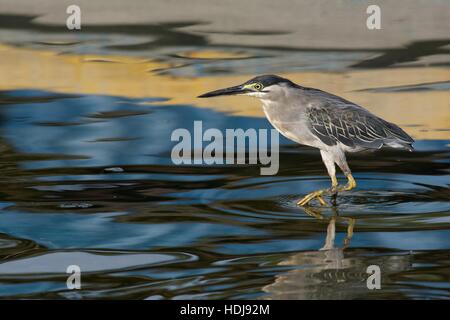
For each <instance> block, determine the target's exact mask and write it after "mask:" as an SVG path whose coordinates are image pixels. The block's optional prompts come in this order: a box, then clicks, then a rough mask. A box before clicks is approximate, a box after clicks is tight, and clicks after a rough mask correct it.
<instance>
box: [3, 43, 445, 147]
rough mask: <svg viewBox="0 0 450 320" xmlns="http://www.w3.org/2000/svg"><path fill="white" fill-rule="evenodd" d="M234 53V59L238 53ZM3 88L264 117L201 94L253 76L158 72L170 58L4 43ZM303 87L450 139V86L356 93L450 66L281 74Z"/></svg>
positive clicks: (244, 102) (250, 107)
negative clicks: (146, 100) (145, 100)
mask: <svg viewBox="0 0 450 320" xmlns="http://www.w3.org/2000/svg"><path fill="white" fill-rule="evenodd" d="M189 55H190V56H191V57H197V58H198V57H202V56H203V57H207V58H208V59H213V58H214V57H218V58H224V57H230V55H229V54H226V53H221V52H209V51H208V52H206V53H198V54H194V53H190V54H189ZM234 58H236V56H234ZM0 59H1V61H2V72H1V73H0V90H13V89H24V88H26V89H31V88H32V89H40V90H49V91H55V92H64V93H84V94H103V95H115V96H128V97H165V98H169V99H170V100H169V101H168V102H166V103H167V104H193V105H196V106H199V107H208V108H214V109H216V110H219V111H224V112H229V113H235V114H238V115H245V116H255V117H263V116H264V114H263V112H262V110H261V107H260V103H259V101H257V100H254V99H251V98H248V97H221V98H216V99H198V98H196V97H197V96H198V95H199V94H201V93H204V92H206V91H210V90H215V89H218V88H222V87H227V86H232V85H236V84H239V83H242V82H244V81H246V80H248V79H249V78H251V77H253V76H254V75H246V76H236V75H230V76H229V75H227V76H215V77H209V76H208V77H198V78H188V77H173V76H168V75H158V74H156V73H155V72H152V71H153V70H160V69H164V68H170V67H173V65H171V64H169V63H164V62H160V61H154V60H148V59H144V58H136V57H127V56H109V55H108V56H94V55H64V54H58V53H55V52H52V51H41V50H33V49H23V48H15V47H11V46H7V45H0ZM281 75H282V76H285V77H287V78H289V79H291V80H293V81H295V82H297V83H299V84H301V85H304V86H311V87H316V88H320V89H322V90H326V91H329V92H332V93H334V94H337V95H340V96H343V97H345V98H346V99H349V100H351V101H354V102H356V103H358V104H361V105H363V106H364V107H366V108H367V109H369V110H370V111H372V112H373V113H375V114H377V115H379V116H381V117H383V118H385V119H386V120H389V121H392V122H395V123H397V124H399V125H401V126H410V127H406V128H405V129H406V131H407V132H408V133H410V134H411V135H413V137H415V138H416V139H450V131H449V130H448V129H449V128H450V113H449V107H450V91H415V92H414V91H409V92H395V93H390V92H378V93H374V92H367V91H360V92H358V91H356V90H361V89H367V88H379V87H390V86H401V85H412V84H420V83H427V82H438V81H448V80H449V79H450V71H449V69H448V68H397V69H394V68H392V69H378V70H363V71H348V72H345V73H324V72H301V73H300V72H297V73H286V74H281Z"/></svg>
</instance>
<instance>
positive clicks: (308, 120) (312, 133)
mask: <svg viewBox="0 0 450 320" xmlns="http://www.w3.org/2000/svg"><path fill="white" fill-rule="evenodd" d="M236 94H243V95H248V96H253V97H257V98H259V99H260V100H261V101H262V103H263V109H264V112H265V114H266V116H267V118H268V119H269V121H270V122H271V123H272V125H273V126H274V127H275V128H276V129H277V130H278V131H280V133H281V134H283V135H284V136H286V137H287V138H289V139H291V140H293V141H295V142H298V143H300V144H304V145H308V146H311V147H315V148H318V149H320V154H321V155H322V160H323V162H324V163H325V166H326V167H327V170H328V174H329V175H330V177H331V188H329V189H323V190H317V191H314V192H312V193H310V194H308V195H306V196H305V197H304V198H303V199H302V200H300V201H299V202H298V204H299V205H302V206H303V205H306V204H308V203H309V202H310V201H311V200H313V199H317V200H319V202H320V203H321V204H322V205H324V204H325V201H324V200H323V198H322V196H323V195H327V194H328V195H329V194H336V193H337V192H338V191H347V190H351V189H353V188H355V187H356V182H355V179H354V178H353V176H352V173H351V171H350V168H349V166H348V164H347V160H346V158H345V152H359V151H363V150H368V149H379V148H381V147H382V146H384V145H386V146H389V147H393V148H406V149H409V150H412V143H413V142H414V140H413V139H412V138H411V137H410V136H409V135H408V134H407V133H406V132H404V131H403V130H402V129H400V128H399V127H398V126H396V125H395V124H393V123H390V122H387V121H385V120H383V119H381V118H379V117H377V116H375V115H373V114H372V113H370V112H369V111H367V110H366V109H364V108H362V107H360V106H358V105H356V104H354V103H352V102H350V101H347V100H345V99H343V98H341V97H338V96H335V95H333V94H330V93H327V92H324V91H321V90H318V89H313V88H306V87H302V86H299V85H297V84H295V83H293V82H292V81H290V80H288V79H284V78H281V77H279V76H274V75H264V76H259V77H256V78H253V79H251V80H249V81H247V82H245V83H244V84H242V85H238V86H235V87H230V88H226V89H221V90H216V91H212V92H208V93H205V94H203V95H201V96H200V98H208V97H215V96H220V95H236ZM335 164H337V165H338V166H339V167H340V168H341V170H342V171H343V172H344V174H345V176H346V177H347V179H348V183H347V185H345V186H338V181H337V179H336V169H335Z"/></svg>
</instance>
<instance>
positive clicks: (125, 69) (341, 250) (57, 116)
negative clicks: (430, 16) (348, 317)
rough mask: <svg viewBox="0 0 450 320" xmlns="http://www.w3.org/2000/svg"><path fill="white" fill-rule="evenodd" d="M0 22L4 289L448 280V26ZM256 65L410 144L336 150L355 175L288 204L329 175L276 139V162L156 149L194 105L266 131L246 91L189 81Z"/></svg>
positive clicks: (423, 287) (180, 294) (336, 289)
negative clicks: (382, 35) (68, 27)
mask: <svg viewBox="0 0 450 320" xmlns="http://www.w3.org/2000/svg"><path fill="white" fill-rule="evenodd" d="M0 21H1V23H0V29H1V30H2V31H3V33H2V34H0V42H1V43H2V44H1V45H0V60H1V61H2V62H1V66H2V68H3V70H4V72H2V74H1V75H0V170H1V175H0V298H56V299H61V298H67V299H81V298H89V299H92V298H94V299H97V298H102V299H117V298H123V299H218V298H234V299H372V298H373V299H420V298H426V299H448V298H450V285H449V283H450V282H449V279H450V272H449V266H450V218H449V212H450V192H449V189H448V187H449V182H450V177H449V170H450V152H449V151H450V149H449V145H450V129H449V128H450V126H449V124H450V118H449V113H448V107H449V105H448V101H450V99H449V98H450V91H449V89H450V88H449V79H450V71H449V69H448V44H449V43H450V42H449V41H448V40H447V39H426V40H423V39H422V40H417V39H416V40H414V41H409V42H405V43H398V46H397V47H396V48H392V47H390V48H387V47H382V46H380V47H375V48H374V47H373V46H371V47H361V46H360V47H359V48H347V49H345V50H344V49H343V48H342V47H339V46H337V45H336V46H333V45H330V46H329V47H327V48H324V47H321V46H317V47H314V46H309V47H308V46H307V45H305V46H304V47H299V46H290V47H289V46H284V45H283V43H282V42H283V41H282V39H283V37H284V36H287V35H290V34H291V33H293V32H294V31H295V30H277V29H275V28H273V30H272V32H271V31H270V30H266V31H264V30H263V31H261V30H259V31H258V30H235V31H234V33H233V32H232V33H230V32H228V31H227V32H225V31H224V32H223V33H220V32H219V31H220V30H217V28H216V29H215V28H213V27H214V25H212V26H211V29H210V30H205V28H206V29H207V27H202V28H201V30H199V31H198V32H188V31H186V30H185V28H190V27H194V26H203V25H202V24H201V23H200V22H195V21H194V22H190V23H187V22H185V21H180V22H179V23H172V24H160V25H150V24H137V25H133V24H131V25H128V26H127V27H126V28H125V27H123V26H122V25H101V24H100V25H96V26H92V27H90V28H89V27H88V28H85V30H86V32H84V33H78V34H76V36H74V35H73V34H68V33H66V32H63V31H61V30H60V29H59V28H58V27H57V26H55V25H52V24H45V23H41V24H37V23H35V22H34V21H33V19H32V18H30V17H28V16H20V15H15V16H13V15H8V14H5V15H3V16H2V18H1V19H0ZM269 29H270V28H269ZM34 31H38V32H36V33H34ZM225 34H226V36H227V37H230V34H231V35H234V37H233V38H232V39H233V40H235V42H234V43H233V44H227V43H226V42H225V41H224V42H222V43H220V42H217V41H216V42H210V37H212V38H213V39H216V38H214V37H216V36H217V37H218V38H217V39H222V38H221V37H222V35H225ZM211 35H214V36H211ZM240 36H244V37H245V39H254V40H255V44H253V45H249V44H248V43H247V42H245V41H241V42H239V37H240ZM258 37H269V38H270V39H271V38H273V39H274V42H273V43H268V44H267V45H259V44H258V43H259V41H260V40H259V39H260V38H258ZM223 39H227V38H226V37H225V36H224V38H223ZM280 39H281V40H280ZM389 41H391V40H389ZM437 56H439V57H438V58H436V57H437ZM442 56H444V60H445V61H447V63H443V62H442ZM269 72H270V73H277V74H281V75H284V76H287V77H289V78H292V79H293V80H295V81H298V82H299V83H302V84H305V85H310V86H313V87H319V88H321V89H324V90H329V91H331V92H333V93H336V94H339V95H342V96H344V97H346V98H348V99H351V100H353V101H355V102H358V103H361V104H363V105H364V106H367V108H368V109H369V110H371V111H372V112H374V113H376V114H378V115H380V116H382V117H384V118H386V119H387V120H390V121H394V122H396V123H398V124H399V125H401V126H402V127H403V128H404V129H405V130H406V131H407V132H409V133H410V134H411V135H413V137H414V138H415V139H416V140H417V142H416V144H415V148H416V151H415V152H413V153H409V152H403V151H393V150H384V151H378V152H375V153H367V154H360V155H352V156H350V157H349V162H350V166H351V168H352V170H353V172H354V176H355V178H356V180H357V182H358V188H357V189H355V190H352V191H350V192H347V193H344V194H342V195H339V197H338V199H337V206H334V207H333V206H327V207H323V208H322V207H317V206H313V207H311V208H309V209H304V208H299V207H297V206H296V205H295V203H296V202H297V201H298V200H299V199H300V198H301V197H302V196H304V195H305V194H306V193H308V192H311V191H313V190H316V189H319V188H325V187H327V186H328V185H329V183H330V182H329V178H328V176H327V175H326V170H325V167H324V166H323V164H322V162H321V159H320V155H319V153H318V151H317V150H315V149H312V148H308V147H303V146H298V145H296V144H294V143H292V142H290V141H288V140H287V139H284V138H281V139H280V170H279V172H278V174H277V175H276V176H261V175H260V167H259V166H258V165H223V166H220V165H216V166H207V165H184V166H176V165H174V164H173V163H172V160H171V157H170V154H171V150H172V147H173V146H174V144H175V143H174V142H172V141H171V140H170V136H171V133H172V132H173V130H174V129H177V128H187V129H189V130H192V128H193V123H194V121H197V120H201V121H203V125H204V128H205V129H206V128H218V129H220V130H225V129H227V128H242V129H248V128H255V129H271V126H270V124H269V123H268V121H267V120H266V119H265V118H264V117H263V113H262V112H261V110H260V106H259V103H258V102H257V101H253V100H250V99H245V98H243V97H231V98H222V99H215V100H200V99H197V98H196V96H198V95H199V94H201V93H204V92H206V91H208V90H212V89H216V88H220V87H224V86H228V85H233V84H237V83H240V82H242V81H244V80H247V79H248V78H250V77H252V76H254V75H255V74H262V73H269ZM339 178H340V179H341V180H342V179H343V177H342V175H340V176H339ZM68 265H78V266H80V268H81V270H82V290H75V291H74V290H69V289H67V287H66V279H67V274H66V273H65V272H66V268H67V266H68ZM369 265H378V266H380V268H381V271H382V289H381V290H368V289H367V287H366V279H367V277H368V274H367V273H366V269H367V267H368V266H369Z"/></svg>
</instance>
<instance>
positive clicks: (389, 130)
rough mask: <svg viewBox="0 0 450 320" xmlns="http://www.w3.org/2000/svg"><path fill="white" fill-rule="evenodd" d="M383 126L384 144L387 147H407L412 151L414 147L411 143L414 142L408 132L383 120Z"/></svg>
mask: <svg viewBox="0 0 450 320" xmlns="http://www.w3.org/2000/svg"><path fill="white" fill-rule="evenodd" d="M384 122H385V127H384V131H385V133H386V136H387V138H386V141H385V144H386V145H387V146H389V147H392V148H396V149H407V150H409V151H413V150H414V147H413V146H412V144H413V143H414V139H413V138H411V136H410V135H409V134H407V133H406V132H405V131H403V129H402V128H400V127H399V126H397V125H395V124H393V123H390V122H387V121H384Z"/></svg>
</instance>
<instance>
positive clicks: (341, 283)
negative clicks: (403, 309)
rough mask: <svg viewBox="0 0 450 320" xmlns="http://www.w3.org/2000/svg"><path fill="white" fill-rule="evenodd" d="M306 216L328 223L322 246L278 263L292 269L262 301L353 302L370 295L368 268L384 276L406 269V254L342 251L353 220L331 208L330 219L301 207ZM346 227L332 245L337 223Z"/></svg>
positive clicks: (313, 210) (317, 209)
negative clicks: (338, 242) (341, 237)
mask: <svg viewBox="0 0 450 320" xmlns="http://www.w3.org/2000/svg"><path fill="white" fill-rule="evenodd" d="M304 209H305V211H306V213H307V214H308V215H310V216H313V217H315V218H317V219H320V220H327V219H329V221H328V227H327V234H326V238H325V243H324V245H323V247H322V248H321V249H319V250H318V251H306V252H299V253H296V254H294V255H291V256H290V257H289V258H288V259H286V260H284V261H281V262H280V263H278V265H280V266H291V267H295V269H293V270H290V271H288V272H286V273H282V274H279V275H277V276H276V277H275V282H274V283H272V284H269V285H267V286H265V287H263V291H265V292H266V293H267V295H266V296H264V297H263V298H265V299H296V300H297V299H354V298H365V297H367V294H369V293H370V291H369V289H368V288H367V286H366V280H367V277H368V274H367V273H366V270H367V267H368V266H369V265H372V264H376V265H379V266H380V268H381V270H382V275H383V276H387V275H389V274H392V273H394V272H399V271H402V270H405V269H407V268H408V267H409V265H410V262H409V256H408V255H401V254H398V255H395V254H392V255H382V256H378V255H375V254H373V253H372V254H370V255H366V254H361V255H358V254H354V253H352V254H349V253H347V254H346V255H344V250H345V249H346V248H347V247H348V246H349V244H350V240H351V238H352V236H353V229H354V227H355V223H356V219H354V218H349V217H342V216H339V213H338V211H337V207H333V210H334V214H333V216H332V217H331V218H326V217H325V216H323V215H322V212H321V211H322V210H323V209H322V208H311V207H305V208H304ZM340 222H343V223H345V224H346V225H347V230H346V234H345V237H344V240H343V244H342V246H337V247H336V246H335V238H336V223H340Z"/></svg>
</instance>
